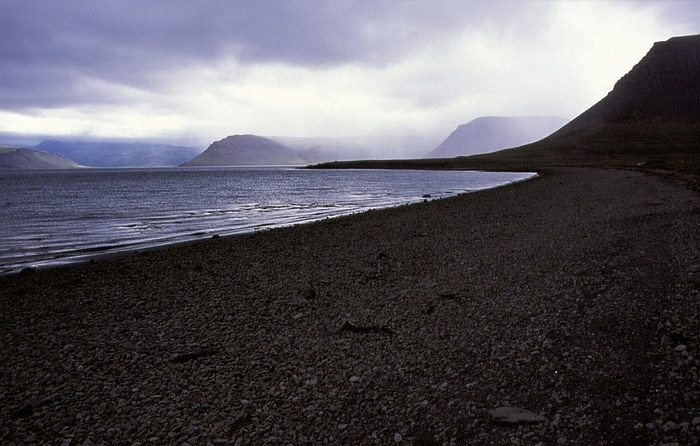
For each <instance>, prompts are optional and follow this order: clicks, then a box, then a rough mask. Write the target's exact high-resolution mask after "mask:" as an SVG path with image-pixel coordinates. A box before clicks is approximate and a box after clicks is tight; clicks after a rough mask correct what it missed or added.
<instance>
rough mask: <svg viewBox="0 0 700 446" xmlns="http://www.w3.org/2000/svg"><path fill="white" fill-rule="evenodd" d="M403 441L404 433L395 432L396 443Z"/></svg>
mask: <svg viewBox="0 0 700 446" xmlns="http://www.w3.org/2000/svg"><path fill="white" fill-rule="evenodd" d="M402 441H403V435H401V434H400V433H398V432H397V433H395V434H394V443H401V442H402Z"/></svg>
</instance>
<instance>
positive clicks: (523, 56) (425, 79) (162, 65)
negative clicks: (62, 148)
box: [0, 0, 700, 146]
mask: <svg viewBox="0 0 700 446" xmlns="http://www.w3.org/2000/svg"><path fill="white" fill-rule="evenodd" d="M698 32H700V2H697V1H695V0H688V1H684V0H665V1H643V0H638V1H622V0H620V1H575V0H568V1H527V0H524V1H520V0H512V1H467V0H455V1H452V0H221V1H208V0H202V1H197V2H192V1H189V0H169V1H162V0H134V1H120V0H113V1H107V2H105V1H100V0H90V1H80V0H63V1H60V2H52V1H41V0H17V1H14V0H0V63H1V66H0V132H10V133H19V134H43V135H58V136H72V137H80V138H83V139H89V138H133V139H149V140H159V141H163V142H172V143H182V144H191V145H196V144H199V145H205V146H206V145H207V144H208V143H210V142H212V141H215V140H218V139H222V138H224V137H226V136H227V135H233V134H244V133H251V134H257V135H263V136H360V135H399V134H402V135H403V134H420V135H429V134H430V135H433V134H434V135H444V136H445V137H446V136H447V135H449V133H450V132H451V131H452V130H454V129H455V128H456V127H457V126H458V125H460V124H464V123H466V122H468V121H470V120H472V119H474V118H477V117H479V116H494V115H498V116H521V115H540V116H544V115H546V116H561V117H564V118H568V119H571V118H574V117H576V116H577V115H578V114H580V113H581V112H583V111H584V110H585V109H587V108H588V107H590V106H591V105H593V104H594V103H596V102H597V101H598V100H600V99H602V98H603V97H604V96H605V95H606V94H607V93H608V92H609V91H610V90H611V89H612V88H613V86H614V84H615V82H616V81H617V80H618V79H619V78H620V77H622V76H623V75H624V74H626V73H627V72H628V71H629V70H630V69H631V68H632V67H633V66H634V64H636V63H637V62H638V61H639V60H640V59H641V58H642V57H643V56H644V55H645V54H646V53H647V51H648V50H649V49H650V48H651V46H652V45H653V43H654V42H656V41H662V40H667V39H669V38H670V37H673V36H678V35H689V34H697V33H698Z"/></svg>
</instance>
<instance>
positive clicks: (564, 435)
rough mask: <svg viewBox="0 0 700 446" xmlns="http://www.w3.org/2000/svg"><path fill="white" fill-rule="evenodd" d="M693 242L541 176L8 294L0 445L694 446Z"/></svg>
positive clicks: (16, 280) (670, 187)
mask: <svg viewBox="0 0 700 446" xmlns="http://www.w3.org/2000/svg"><path fill="white" fill-rule="evenodd" d="M699 223H700V199H699V196H698V194H697V193H696V192H693V191H690V190H688V189H684V188H683V187H681V186H678V185H674V184H671V183H667V182H665V181H663V180H661V179H659V178H656V177H652V176H647V175H644V174H641V173H637V172H631V171H618V170H587V169H571V170H556V171H548V172H543V173H542V174H541V175H540V177H539V178H537V179H534V180H529V181H526V182H523V183H519V184H515V185H509V186H505V187H501V188H498V189H494V190H490V191H483V192H478V193H473V194H467V195H462V196H458V197H454V198H448V199H443V200H436V201H429V202H426V203H421V204H418V205H409V206H402V207H399V208H394V209H389V210H383V211H371V212H367V213H363V214H358V215H355V216H350V217H345V218H337V219H330V220H326V221H323V222H319V223H314V224H308V225H300V226H295V227H290V228H282V229H274V230H269V231H264V232H261V233H256V234H251V235H244V236H233V237H221V238H216V239H212V240H209V241H206V242H200V243H193V244H190V245H186V246H178V247H172V248H169V249H165V250H158V251H150V252H141V253H134V254H132V255H128V256H122V257H120V258H114V259H108V260H99V261H95V262H91V263H88V264H84V265H79V266H72V267H65V268H57V269H53V270H46V271H35V272H31V271H27V272H24V273H22V274H19V275H15V276H6V277H1V278H0V305H1V309H2V311H1V312H0V354H1V358H2V361H1V363H0V377H1V381H0V426H1V427H0V443H1V444H7V445H11V444H32V443H35V444H40V443H41V444H46V443H51V444H62V445H69V444H70V445H75V444H114V445H117V444H143V445H146V444H180V445H182V444H191V445H196V444H241V445H245V444H283V445H286V444H294V445H296V444H407V445H410V444H414V445H435V444H438V445H442V444H447V445H450V444H456V445H462V444H514V445H537V444H542V445H583V444H600V445H605V444H610V445H612V444H674V443H678V444H683V445H686V444H689V445H695V444H698V440H699V438H700V407H699V404H698V402H699V401H700V378H699V377H698V365H699V364H698V362H699V360H698V358H699V357H700V354H699V353H698V350H697V348H698V347H699V346H700V329H699V328H700V327H699V324H698V314H700V311H698V310H699V309H698V284H700V256H699V254H698V248H699V245H700V244H699V243H698V234H699V233H700V231H698V228H699V227H700V225H699ZM499 407H513V408H518V410H522V411H524V412H527V413H529V414H531V415H532V417H531V419H532V420H537V421H538V422H536V423H535V422H533V423H518V422H515V423H501V422H498V421H497V420H494V419H492V416H491V415H489V411H493V410H495V409H496V408H499ZM540 420H544V421H540Z"/></svg>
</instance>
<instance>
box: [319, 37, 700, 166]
mask: <svg viewBox="0 0 700 446" xmlns="http://www.w3.org/2000/svg"><path fill="white" fill-rule="evenodd" d="M549 166H615V167H639V166H643V167H648V168H652V167H653V168H664V169H673V170H674V171H682V172H686V173H689V174H691V175H693V177H695V176H697V175H698V174H700V35H694V36H684V37H674V38H671V39H669V40H667V41H664V42H657V43H655V44H654V45H653V47H652V48H651V50H649V52H648V53H647V54H646V56H644V58H642V60H641V61H640V62H639V63H637V64H636V65H635V66H634V67H633V68H632V69H631V70H630V72H629V73H627V74H626V75H625V76H623V77H622V78H621V79H620V80H619V81H618V82H617V83H616V84H615V86H614V88H613V89H612V91H610V93H608V95H607V96H605V97H604V98H603V99H601V100H600V101H599V102H598V103H596V104H595V105H593V106H592V107H591V108H589V109H588V110H586V111H585V112H583V113H582V114H580V115H579V116H578V117H576V118H575V119H573V120H572V121H571V122H569V123H568V124H566V125H565V126H564V127H562V128H561V129H559V130H558V131H556V132H554V133H553V134H552V135H550V136H548V137H546V138H544V139H543V140H541V141H538V142H535V143H532V144H527V145H524V146H520V147H515V148H511V149H505V150H500V151H497V152H493V153H487V154H480V155H472V156H464V157H455V158H449V159H447V158H442V159H423V160H398V161H383V162H382V161H367V162H357V163H329V164H326V165H321V166H314V167H332V168H351V167H352V168H362V167H365V168H436V169H489V170H537V169H541V168H544V167H549Z"/></svg>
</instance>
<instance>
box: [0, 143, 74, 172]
mask: <svg viewBox="0 0 700 446" xmlns="http://www.w3.org/2000/svg"><path fill="white" fill-rule="evenodd" d="M78 167H83V166H81V165H80V164H78V163H76V162H75V161H73V160H71V159H68V158H66V157H64V156H61V155H58V154H55V153H50V152H42V151H38V150H32V149H22V148H17V147H0V169H75V168H78Z"/></svg>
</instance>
